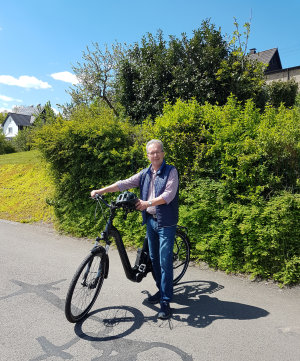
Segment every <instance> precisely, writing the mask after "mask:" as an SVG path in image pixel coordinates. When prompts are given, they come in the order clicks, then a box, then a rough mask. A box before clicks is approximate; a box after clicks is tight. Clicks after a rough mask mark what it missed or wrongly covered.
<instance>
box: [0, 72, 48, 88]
mask: <svg viewBox="0 0 300 361" xmlns="http://www.w3.org/2000/svg"><path fill="white" fill-rule="evenodd" d="M0 83H1V84H6V85H14V86H19V87H21V88H34V89H48V88H51V85H50V84H48V83H47V82H44V81H42V80H39V79H37V78H36V77H35V76H28V75H21V76H20V77H19V78H14V77H13V76H11V75H0Z"/></svg>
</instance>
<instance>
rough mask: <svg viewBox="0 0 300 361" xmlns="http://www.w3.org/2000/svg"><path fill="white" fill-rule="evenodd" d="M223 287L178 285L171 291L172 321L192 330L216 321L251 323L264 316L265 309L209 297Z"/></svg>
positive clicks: (211, 283) (210, 283)
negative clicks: (184, 324) (185, 325)
mask: <svg viewBox="0 0 300 361" xmlns="http://www.w3.org/2000/svg"><path fill="white" fill-rule="evenodd" d="M223 288H224V287H223V286H221V285H218V284H217V283H215V282H207V281H191V282H185V283H181V284H179V285H178V286H177V287H176V288H175V290H174V308H175V305H176V306H177V305H180V306H183V307H181V308H178V307H176V308H175V309H174V312H173V319H174V320H176V321H182V322H184V323H186V324H188V325H189V326H192V327H198V328H202V327H206V326H208V325H210V324H211V323H212V322H213V321H215V320H220V319H231V320H252V319H256V318H260V317H266V316H267V315H268V314H269V312H267V311H266V310H264V309H262V308H259V307H255V306H251V305H247V304H242V303H238V302H230V301H222V300H219V299H218V298H216V297H212V296H210V294H212V293H215V292H217V291H219V290H221V289H223Z"/></svg>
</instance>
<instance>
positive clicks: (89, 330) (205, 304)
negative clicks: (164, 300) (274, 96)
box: [75, 281, 269, 341]
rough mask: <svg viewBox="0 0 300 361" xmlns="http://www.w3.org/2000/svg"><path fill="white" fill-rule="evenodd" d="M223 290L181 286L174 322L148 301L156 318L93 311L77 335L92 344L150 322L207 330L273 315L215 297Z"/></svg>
mask: <svg viewBox="0 0 300 361" xmlns="http://www.w3.org/2000/svg"><path fill="white" fill-rule="evenodd" d="M223 288H224V287H223V286H222V285H219V284H217V283H215V282H209V281H190V282H184V283H180V284H178V285H177V286H176V287H175V289H174V302H173V304H172V308H173V316H172V319H171V320H167V321H159V320H157V318H156V312H158V310H159V308H158V305H151V304H149V303H147V300H146V299H145V300H144V302H143V304H144V305H146V306H147V307H149V308H151V309H152V310H153V314H154V316H150V317H145V316H144V315H143V313H142V312H141V311H139V310H138V309H137V308H134V307H128V306H114V307H106V308H102V309H98V310H95V311H93V312H92V313H90V314H89V315H88V317H87V318H86V319H85V320H83V321H82V322H79V323H77V325H76V326H75V333H76V334H77V336H78V337H81V338H84V339H87V340H90V341H111V340H114V339H117V338H123V337H124V336H127V335H129V334H130V333H132V332H134V331H135V330H137V329H139V328H140V327H141V326H142V325H143V324H144V323H146V322H152V323H153V324H156V325H158V326H159V327H168V328H170V329H172V328H173V327H180V324H181V325H182V326H190V327H197V328H203V327H206V326H208V325H210V324H211V323H212V322H214V321H216V320H223V319H233V320H252V319H256V318H260V317H266V316H267V315H268V314H269V313H268V312H267V311H266V310H264V309H262V308H259V307H255V306H251V305H247V304H242V303H238V302H230V301H222V300H219V299H218V298H216V297H213V296H211V295H212V294H214V293H216V292H218V291H220V290H222V289H223ZM143 293H146V294H147V293H148V292H147V291H144V292H143ZM174 324H176V325H177V326H176V325H175V326H174ZM178 324H179V325H178Z"/></svg>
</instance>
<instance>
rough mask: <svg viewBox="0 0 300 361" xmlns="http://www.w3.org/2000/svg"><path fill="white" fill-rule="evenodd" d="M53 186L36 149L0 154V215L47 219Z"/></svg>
mask: <svg viewBox="0 0 300 361" xmlns="http://www.w3.org/2000/svg"><path fill="white" fill-rule="evenodd" d="M52 192H53V186H52V183H51V179H50V177H49V172H48V171H47V169H46V166H45V164H44V162H43V161H42V159H41V157H40V154H39V152H38V151H30V152H21V153H13V154H5V155H0V219H6V220H10V221H16V222H22V223H32V222H46V223H51V221H52V219H53V210H52V208H51V207H50V206H48V205H47V203H46V199H47V198H51V195H52Z"/></svg>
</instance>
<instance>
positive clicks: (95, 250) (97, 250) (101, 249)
mask: <svg viewBox="0 0 300 361" xmlns="http://www.w3.org/2000/svg"><path fill="white" fill-rule="evenodd" d="M91 253H92V254H96V253H102V254H104V255H105V270H104V278H105V279H106V278H107V277H108V271H109V257H108V254H106V251H105V248H104V247H102V246H96V247H94V248H93V249H92V250H91Z"/></svg>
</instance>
